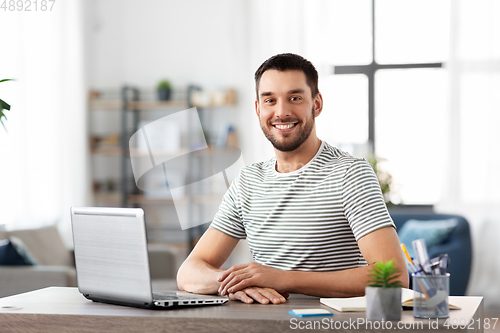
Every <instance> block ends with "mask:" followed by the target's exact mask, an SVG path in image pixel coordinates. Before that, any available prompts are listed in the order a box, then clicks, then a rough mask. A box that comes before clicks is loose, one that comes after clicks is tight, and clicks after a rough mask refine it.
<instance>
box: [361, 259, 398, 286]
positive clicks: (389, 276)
mask: <svg viewBox="0 0 500 333" xmlns="http://www.w3.org/2000/svg"><path fill="white" fill-rule="evenodd" d="M399 275H400V273H399V271H398V269H397V268H396V266H395V265H394V259H391V260H387V261H377V262H376V263H375V264H373V268H372V270H371V271H370V280H369V281H368V283H369V284H368V286H369V287H378V288H401V287H402V285H401V283H399V281H397V280H396V279H397V278H398V277H399Z"/></svg>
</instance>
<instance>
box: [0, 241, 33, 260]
mask: <svg viewBox="0 0 500 333" xmlns="http://www.w3.org/2000/svg"><path fill="white" fill-rule="evenodd" d="M34 264H35V262H34V261H33V260H32V259H31V258H30V256H29V254H28V252H27V250H26V249H24V248H23V247H22V243H20V242H16V241H15V240H14V241H13V240H11V239H5V240H2V241H0V265H5V266H26V265H34Z"/></svg>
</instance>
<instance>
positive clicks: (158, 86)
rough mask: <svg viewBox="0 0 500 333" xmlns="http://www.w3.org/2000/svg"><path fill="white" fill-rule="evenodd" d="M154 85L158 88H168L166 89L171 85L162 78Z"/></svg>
mask: <svg viewBox="0 0 500 333" xmlns="http://www.w3.org/2000/svg"><path fill="white" fill-rule="evenodd" d="M156 87H157V88H158V89H165V90H168V89H170V88H171V87H172V85H171V84H170V81H167V80H163V81H160V83H158V85H157V86H156Z"/></svg>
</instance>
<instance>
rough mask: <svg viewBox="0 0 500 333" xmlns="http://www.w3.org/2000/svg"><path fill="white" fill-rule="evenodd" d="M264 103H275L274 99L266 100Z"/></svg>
mask: <svg viewBox="0 0 500 333" xmlns="http://www.w3.org/2000/svg"><path fill="white" fill-rule="evenodd" d="M264 102H266V103H273V102H274V99H271V98H268V99H266V100H265V101H264Z"/></svg>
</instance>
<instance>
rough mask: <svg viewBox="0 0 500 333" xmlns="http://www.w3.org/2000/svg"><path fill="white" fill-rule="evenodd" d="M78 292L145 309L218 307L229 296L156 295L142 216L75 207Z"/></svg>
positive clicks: (118, 210)
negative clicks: (153, 289) (152, 285)
mask: <svg viewBox="0 0 500 333" xmlns="http://www.w3.org/2000/svg"><path fill="white" fill-rule="evenodd" d="M71 224H72V227H73V242H74V248H75V264H76V275H77V281H78V290H79V291H80V293H82V294H83V296H85V297H86V298H87V299H90V300H92V301H94V302H103V303H111V304H117V305H127V306H134V307H141V308H149V309H154V308H177V307H185V306H200V305H218V304H224V303H226V302H227V301H228V299H227V297H222V296H209V295H196V294H191V293H187V292H181V291H176V290H165V291H152V288H151V276H150V271H149V259H148V248H147V240H146V226H145V222H144V211H143V210H142V209H141V208H104V207H72V208H71Z"/></svg>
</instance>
